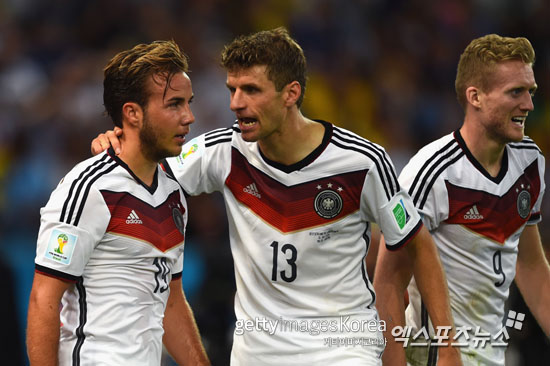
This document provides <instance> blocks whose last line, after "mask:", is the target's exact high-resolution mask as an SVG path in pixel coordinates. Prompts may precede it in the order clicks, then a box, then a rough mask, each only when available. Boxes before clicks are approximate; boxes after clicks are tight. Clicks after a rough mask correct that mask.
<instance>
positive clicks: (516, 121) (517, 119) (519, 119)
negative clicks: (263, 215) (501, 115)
mask: <svg viewBox="0 0 550 366" xmlns="http://www.w3.org/2000/svg"><path fill="white" fill-rule="evenodd" d="M526 118H527V116H523V117H512V122H513V123H514V124H516V125H518V126H521V127H523V126H524V125H525V119H526Z"/></svg>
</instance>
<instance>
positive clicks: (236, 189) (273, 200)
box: [168, 122, 422, 366]
mask: <svg viewBox="0 0 550 366" xmlns="http://www.w3.org/2000/svg"><path fill="white" fill-rule="evenodd" d="M322 123H323V124H324V126H325V130H326V132H325V136H324V139H323V142H322V144H321V145H320V146H319V147H318V148H317V149H316V150H315V151H313V152H312V153H311V154H310V155H309V156H307V157H306V158H305V159H303V160H302V161H300V162H298V163H296V164H294V165H291V166H284V165H281V164H278V163H276V162H273V161H270V160H269V159H267V158H266V157H265V156H263V155H262V154H261V152H260V151H259V149H258V144H257V143H248V142H245V141H244V140H242V138H241V135H240V130H239V129H238V125H236V124H235V125H234V126H233V128H226V129H219V130H215V131H212V132H209V133H206V134H204V135H201V136H199V137H197V138H195V139H193V140H191V141H190V142H189V143H187V144H186V145H185V146H184V147H183V150H182V154H181V156H180V157H177V158H169V159H168V161H169V166H170V168H171V169H172V171H173V173H174V176H175V177H176V178H177V179H178V181H179V182H180V183H181V185H182V186H183V188H184V190H185V191H186V192H187V193H189V194H191V195H197V194H200V193H203V192H213V191H221V192H222V193H223V196H224V199H225V204H226V209H227V215H228V220H229V230H230V241H231V249H232V253H233V259H234V263H235V278H236V285H237V294H236V298H235V312H236V317H237V324H236V329H235V336H234V344H233V350H232V358H231V360H232V361H231V362H232V365H234V366H237V365H304V364H314V365H332V366H336V365H359V364H361V365H367V364H368V365H370V364H379V362H380V361H379V356H380V353H381V351H382V349H383V346H382V345H381V344H382V343H383V340H382V334H381V332H380V331H379V329H378V327H379V324H378V315H377V312H376V309H375V307H374V291H373V287H372V285H371V283H370V281H369V279H368V277H367V272H366V268H365V261H364V259H365V256H366V255H367V252H368V249H369V245H370V224H369V222H376V223H378V224H379V225H380V227H381V229H382V230H383V231H384V234H385V237H386V240H387V243H388V247H389V248H390V249H397V248H398V247H400V246H402V245H404V244H405V243H406V242H408V240H409V239H410V238H412V237H413V236H414V235H415V234H416V232H417V231H418V230H419V228H420V227H421V226H422V222H421V220H420V217H419V216H418V213H417V212H416V210H415V209H414V206H413V204H412V201H411V200H410V198H409V196H408V195H407V193H406V192H404V191H402V190H401V189H400V188H399V185H398V183H397V176H396V175H395V173H394V168H393V165H392V163H391V161H390V159H389V157H388V156H387V155H386V153H385V151H384V150H383V149H382V148H381V147H380V146H378V145H376V144H373V143H372V142H369V141H367V140H365V139H363V138H361V137H359V136H357V135H355V134H353V133H351V132H348V131H346V130H344V129H341V128H336V127H334V126H333V125H331V124H329V123H326V122H322ZM288 148H289V149H291V148H292V146H288ZM369 324H370V326H369ZM367 328H368V329H367Z"/></svg>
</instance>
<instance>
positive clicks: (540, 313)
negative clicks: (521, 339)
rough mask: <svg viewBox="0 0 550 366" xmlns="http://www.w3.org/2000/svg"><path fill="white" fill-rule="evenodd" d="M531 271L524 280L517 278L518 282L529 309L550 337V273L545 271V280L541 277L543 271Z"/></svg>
mask: <svg viewBox="0 0 550 366" xmlns="http://www.w3.org/2000/svg"><path fill="white" fill-rule="evenodd" d="M530 272H531V273H530V274H529V275H528V276H525V278H522V280H518V279H517V278H516V284H517V285H518V288H519V290H520V292H521V294H522V296H523V299H524V300H525V303H526V304H527V307H528V308H529V311H530V312H531V314H533V316H534V317H535V319H536V320H537V322H538V323H539V325H540V327H541V328H542V330H543V332H544V334H546V336H547V337H549V338H550V312H549V311H548V307H549V306H550V274H549V273H545V276H544V277H542V278H544V280H543V279H541V274H542V273H535V271H533V270H531V271H530ZM529 278H530V279H529Z"/></svg>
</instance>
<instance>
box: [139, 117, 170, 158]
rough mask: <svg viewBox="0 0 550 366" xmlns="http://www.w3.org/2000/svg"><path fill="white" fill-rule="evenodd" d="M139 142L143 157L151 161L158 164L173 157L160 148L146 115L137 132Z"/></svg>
mask: <svg viewBox="0 0 550 366" xmlns="http://www.w3.org/2000/svg"><path fill="white" fill-rule="evenodd" d="M139 141H140V144H141V151H142V152H143V155H144V156H145V157H146V158H147V159H149V160H151V161H154V162H157V163H158V162H160V161H161V160H162V159H164V158H167V157H169V156H174V154H173V153H172V152H170V151H168V150H167V149H164V148H162V147H161V146H160V143H159V137H158V135H157V133H156V131H155V129H154V128H153V127H152V125H151V123H150V122H149V118H148V116H147V113H145V116H144V118H143V127H142V129H141V130H140V131H139Z"/></svg>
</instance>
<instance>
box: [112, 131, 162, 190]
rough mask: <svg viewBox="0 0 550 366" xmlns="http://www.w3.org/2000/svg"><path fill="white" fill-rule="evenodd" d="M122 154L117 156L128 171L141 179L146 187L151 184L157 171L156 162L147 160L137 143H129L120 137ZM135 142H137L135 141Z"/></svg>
mask: <svg viewBox="0 0 550 366" xmlns="http://www.w3.org/2000/svg"><path fill="white" fill-rule="evenodd" d="M120 140H121V141H120V142H121V146H122V153H121V154H120V155H119V156H118V157H119V158H120V160H122V161H123V162H125V163H126V165H128V167H129V168H130V170H132V172H133V173H134V174H135V175H136V177H138V178H139V179H141V181H142V182H143V183H145V184H147V185H148V186H151V185H152V184H153V179H154V177H155V172H156V170H157V166H158V162H156V161H152V160H150V159H147V158H146V157H145V156H144V155H143V152H142V151H141V148H140V146H139V142H137V143H129V141H128V139H127V138H126V139H125V138H124V135H123V136H121V139H120ZM136 141H139V139H137V140H136Z"/></svg>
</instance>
